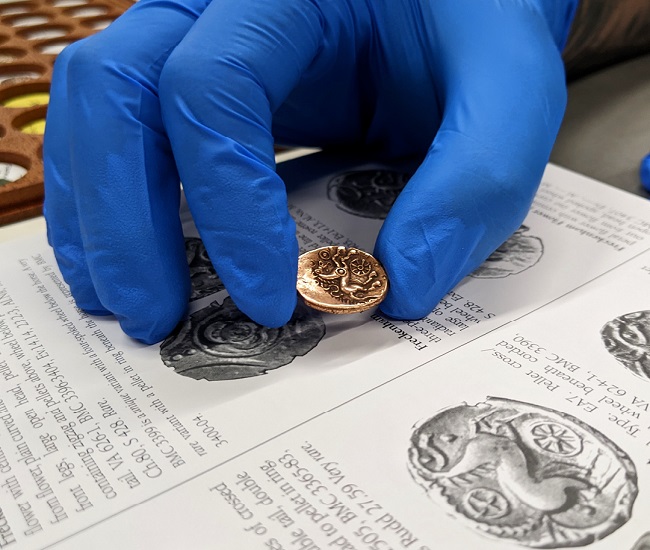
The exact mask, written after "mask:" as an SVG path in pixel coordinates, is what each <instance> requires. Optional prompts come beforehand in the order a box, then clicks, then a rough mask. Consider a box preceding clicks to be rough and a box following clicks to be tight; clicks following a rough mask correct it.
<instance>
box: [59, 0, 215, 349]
mask: <svg viewBox="0 0 650 550" xmlns="http://www.w3.org/2000/svg"><path fill="white" fill-rule="evenodd" d="M206 3H207V1H200V0H194V1H187V2H184V3H183V4H180V3H176V4H175V3H173V2H160V1H158V0H143V1H142V2H140V3H139V4H137V5H136V6H134V7H133V8H132V9H131V10H129V11H128V12H127V13H126V14H125V15H123V16H122V17H121V18H119V19H118V20H117V21H116V22H114V23H113V24H112V25H111V26H110V27H109V28H108V29H106V30H105V31H103V32H102V33H100V34H98V35H95V36H93V37H91V38H89V39H87V40H86V41H84V42H83V43H82V44H80V45H79V46H77V47H74V49H73V50H72V53H71V55H69V56H68V61H67V66H66V70H65V74H60V75H59V76H58V77H57V78H60V79H65V80H66V87H65V91H64V92H61V95H62V94H63V93H65V96H66V97H65V100H66V101H67V113H68V122H67V124H70V122H69V121H74V125H73V126H72V125H70V126H66V122H64V121H63V120H61V119H60V117H59V118H58V119H55V124H54V125H53V126H52V127H50V128H48V136H47V139H48V140H49V142H48V144H47V150H48V151H49V153H50V154H49V156H48V157H47V158H46V162H49V163H52V166H51V167H50V168H49V170H50V172H51V173H54V172H56V171H57V168H56V167H59V168H60V167H64V166H65V159H66V158H67V157H68V156H69V158H70V167H69V168H70V169H69V172H68V171H61V170H58V172H59V173H60V175H61V176H62V177H60V178H58V179H57V180H53V181H57V182H58V184H57V186H58V190H56V189H54V188H52V187H51V190H52V191H53V192H54V193H56V192H58V193H60V194H61V196H63V195H65V196H66V197H70V196H74V206H75V208H74V209H70V210H69V211H68V212H66V211H65V209H64V208H52V209H48V227H49V230H50V234H51V241H52V243H53V245H54V246H55V249H56V250H57V256H58V257H59V261H60V264H61V265H62V268H64V267H65V274H66V279H67V280H69V281H70V282H71V283H72V290H73V293H74V296H75V297H76V298H77V299H78V300H79V302H80V305H81V307H87V303H88V300H85V299H84V297H85V296H92V295H93V293H94V294H96V297H97V300H98V301H99V303H100V304H101V306H103V308H105V309H106V310H108V311H110V312H112V313H114V314H115V315H116V317H117V318H118V320H119V321H120V324H121V325H122V328H123V329H124V331H125V332H127V334H130V335H131V336H133V337H135V338H137V339H140V340H142V341H144V342H148V343H150V342H154V341H157V340H160V339H161V338H163V337H164V336H166V335H167V334H168V333H169V332H170V331H171V330H172V328H173V327H174V326H175V324H176V323H177V322H178V320H179V319H180V318H181V316H182V315H183V313H184V311H185V309H186V306H187V298H188V296H189V276H188V268H187V264H186V260H185V252H184V243H183V236H182V231H181V226H180V221H179V216H178V206H179V192H180V191H179V187H180V184H179V180H178V174H177V172H176V168H175V165H174V160H173V157H172V154H171V150H170V146H169V142H168V140H167V138H166V135H165V132H164V128H163V125H162V121H161V117H160V106H159V101H158V97H157V93H156V92H157V90H156V88H157V84H158V78H159V75H160V71H161V69H162V66H163V64H164V61H165V60H166V58H167V56H168V55H169V53H170V52H171V51H172V49H173V48H174V47H175V46H176V44H178V42H179V41H180V40H181V39H182V38H183V36H184V35H185V34H186V32H187V30H188V29H189V28H190V27H191V26H192V24H194V22H195V20H196V18H197V17H198V15H199V14H200V12H201V11H202V10H203V9H204V7H205V4H206ZM59 87H60V83H58V82H55V88H59ZM61 136H68V137H69V141H66V140H62V141H61V142H60V143H56V140H57V139H58V138H60V137H61ZM62 159H63V160H62ZM64 172H67V173H66V174H64ZM68 179H69V181H65V180H68ZM52 201H54V202H52ZM52 201H50V202H51V204H54V203H55V200H54V199H52ZM75 211H76V213H77V216H74V213H75ZM66 215H67V216H68V217H67V218H66ZM75 224H76V227H75ZM79 239H81V248H82V253H80V252H79V249H80V247H79V242H78V241H79ZM71 240H72V241H75V245H74V248H71V247H70V246H69V245H70V241H71ZM70 251H76V252H75V253H74V254H73V253H70Z"/></svg>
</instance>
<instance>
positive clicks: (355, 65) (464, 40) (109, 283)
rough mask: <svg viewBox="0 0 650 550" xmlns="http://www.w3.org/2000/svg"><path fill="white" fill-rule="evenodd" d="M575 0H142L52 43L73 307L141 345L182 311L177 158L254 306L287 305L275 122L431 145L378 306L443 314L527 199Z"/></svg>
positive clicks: (60, 232) (387, 143)
mask: <svg viewBox="0 0 650 550" xmlns="http://www.w3.org/2000/svg"><path fill="white" fill-rule="evenodd" d="M576 2H577V0H435V1H434V0H373V1H372V2H368V1H367V0H275V1H273V2H269V1H267V0H264V1H262V0H213V1H212V2H210V1H208V0H141V1H140V2H139V3H138V4H136V5H135V6H134V7H133V8H131V9H130V10H129V11H128V12H127V13H126V14H125V15H124V16H123V17H121V18H120V19H118V20H117V21H116V22H115V23H114V24H113V25H111V26H110V27H109V28H108V29H107V30H105V31H103V32H102V33H100V34H98V35H96V36H93V37H91V38H89V39H86V40H84V41H83V42H80V43H76V44H74V45H73V46H71V47H69V48H68V49H66V50H65V51H64V52H63V53H62V54H61V55H60V56H59V58H58V60H57V62H56V67H55V72H54V77H53V83H52V90H51V103H50V107H49V111H48V117H47V127H46V134H45V145H44V160H45V181H46V201H45V210H46V217H47V222H48V235H49V239H50V243H51V244H52V246H53V247H54V250H55V253H56V256H57V259H58V262H59V265H60V268H61V271H62V272H63V274H64V277H65V279H66V281H68V283H69V284H70V285H71V288H72V292H73V295H74V296H75V298H76V300H77V303H78V305H79V306H80V307H81V308H83V309H85V310H88V311H91V312H95V313H109V312H111V313H114V314H115V315H116V316H117V318H118V319H119V320H120V323H121V325H122V327H123V329H124V330H125V331H126V332H127V333H128V334H130V335H131V336H133V337H135V338H137V339H140V340H142V341H144V342H154V341H157V340H159V339H161V338H163V337H164V336H166V335H167V333H169V332H170V331H171V330H172V328H173V327H174V325H175V324H176V323H177V322H178V321H179V319H180V318H181V317H182V315H183V313H184V311H185V308H186V304H187V298H188V294H189V277H188V270H187V265H186V259H185V252H184V246H183V238H182V235H181V225H180V222H179V217H178V206H179V184H178V181H179V174H180V179H181V180H182V181H183V184H184V186H185V191H186V195H187V199H188V202H189V205H190V208H191V210H192V214H193V216H194V219H195V222H196V225H197V227H198V229H199V231H200V234H201V237H202V238H203V240H204V242H205V245H206V247H207V250H208V252H209V255H210V257H211V259H212V261H213V263H214V264H215V267H216V270H217V272H218V274H219V275H220V277H221V279H222V280H223V282H224V284H225V285H226V288H227V289H228V291H229V292H230V294H231V296H232V298H233V300H234V301H235V303H236V304H237V306H238V307H239V308H240V309H241V310H242V311H243V312H244V313H246V314H247V315H249V316H250V317H251V318H252V319H253V320H255V321H257V322H259V323H262V324H265V325H268V326H278V325H281V324H283V323H285V322H286V321H287V320H288V319H289V317H290V316H291V313H292V311H293V309H294V306H295V300H296V291H295V285H296V265H297V252H298V246H297V242H296V239H295V226H294V223H293V221H292V219H291V217H290V215H289V214H288V211H287V206H286V194H285V189H284V185H283V182H282V181H281V180H280V179H279V178H278V176H277V175H276V174H275V170H274V154H273V140H274V138H275V139H276V140H277V141H278V142H288V143H293V144H302V145H317V146H324V147H327V146H329V145H337V146H346V147H350V148H354V147H371V148H374V149H375V150H376V151H379V152H380V153H382V154H384V155H385V156H386V157H387V158H388V157H393V156H400V155H413V154H423V155H424V154H425V153H426V160H425V161H424V163H423V164H422V166H421V167H420V168H419V170H418V171H417V172H416V174H415V175H414V176H413V177H412V178H411V180H410V182H409V183H408V185H407V187H406V189H405V190H404V191H403V192H402V194H401V195H400V197H399V198H398V200H397V201H396V203H395V205H394V206H393V208H392V210H391V212H390V214H389V216H388V218H387V219H386V221H385V223H384V225H383V228H382V230H381V233H380V235H379V238H378V241H377V245H376V249H375V252H376V254H377V256H378V257H379V259H380V260H381V261H382V262H383V264H384V266H385V267H386V269H387V271H388V274H389V278H390V283H391V287H390V293H389V295H388V298H387V299H386V301H385V302H384V304H383V305H382V309H383V311H384V312H385V313H387V314H388V315H392V316H394V317H397V318H417V317H420V316H423V315H425V314H427V313H429V312H430V311H431V310H432V309H433V308H434V306H435V305H436V303H437V302H438V301H439V300H440V298H441V297H442V296H443V295H444V294H445V293H446V292H447V291H448V290H450V288H451V287H453V285H454V284H455V283H456V282H458V281H459V280H460V279H461V278H462V277H463V276H464V275H466V274H467V273H468V272H470V271H471V270H473V269H474V268H475V267H477V266H478V265H479V264H480V263H481V262H482V261H483V260H484V259H485V258H486V257H487V256H488V255H489V254H490V253H491V252H492V251H493V250H494V249H495V248H497V247H498V246H499V244H500V243H501V242H502V241H504V240H505V239H506V238H507V237H508V236H509V235H510V234H511V233H512V232H513V231H514V230H515V229H516V228H517V227H518V226H519V224H520V223H521V221H522V219H523V218H524V216H525V214H526V212H527V210H528V208H529V205H530V202H531V200H532V197H533V195H534V193H535V190H536V188H537V185H538V183H539V181H540V178H541V175H542V171H543V169H544V167H545V164H546V162H547V159H548V156H549V153H550V150H551V146H552V144H553V141H554V139H555V136H556V133H557V130H558V127H559V125H560V121H561V119H562V115H563V111H564V106H565V84H564V71H563V66H562V62H561V59H560V49H561V48H562V45H563V42H564V40H565V37H566V34H567V29H568V26H569V23H570V20H571V18H572V15H573V11H574V8H575V3H576ZM427 151H428V153H427Z"/></svg>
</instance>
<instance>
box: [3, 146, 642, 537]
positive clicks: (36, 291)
mask: <svg viewBox="0 0 650 550" xmlns="http://www.w3.org/2000/svg"><path fill="white" fill-rule="evenodd" d="M412 170H413V166H412V165H409V164H407V163H405V164H404V165H397V166H396V165H391V166H388V165H383V164H380V163H376V162H365V161H359V159H358V158H357V159H353V158H345V157H332V156H328V155H324V154H316V155H311V156H308V157H304V158H300V159H297V160H293V161H288V162H286V163H283V164H280V165H279V166H278V172H279V173H280V174H281V175H282V177H283V178H284V180H285V182H286V183H287V187H288V190H289V207H290V211H291V213H292V215H293V217H294V219H295V220H296V225H297V230H298V239H299V242H300V245H301V249H302V250H305V251H306V250H310V249H313V248H316V247H319V246H326V245H344V246H348V247H358V248H361V249H363V250H367V251H372V248H373V245H374V239H375V237H376V234H377V231H378V230H379V227H380V226H381V223H382V220H383V219H384V218H385V216H386V213H387V211H388V209H389V208H390V205H391V204H392V203H393V201H394V200H395V198H396V197H397V195H398V194H399V192H400V190H401V189H402V188H403V186H404V185H405V184H406V183H407V181H408V178H409V176H410V174H411V173H412ZM183 218H184V222H185V223H184V227H185V230H186V252H187V260H188V264H189V266H190V273H191V277H192V296H191V301H190V304H189V309H188V314H187V317H186V319H185V320H184V321H182V322H181V323H180V324H179V326H178V327H177V328H176V329H175V331H174V332H173V333H172V334H171V335H170V336H169V337H168V338H166V339H165V340H164V341H163V342H161V343H160V344H157V345H153V346H145V345H142V344H139V343H137V342H134V341H133V340H130V339H129V338H127V337H126V336H125V335H123V334H122V332H121V331H120V329H119V326H118V324H117V322H116V321H115V320H114V319H111V318H98V317H92V316H89V315H87V314H86V313H84V312H83V311H81V310H79V309H78V308H77V307H76V306H75V304H74V300H73V299H72V297H71V295H70V292H69V290H68V287H67V285H66V284H65V282H64V281H63V280H62V278H61V275H60V273H59V271H58V269H57V267H56V264H55V261H54V258H53V255H52V253H51V251H50V249H49V247H48V246H47V243H46V239H45V235H42V236H39V237H36V238H33V239H28V240H20V241H15V242H10V243H7V244H5V245H3V246H2V247H1V248H0V252H1V253H2V257H3V261H2V265H1V266H0V547H5V546H14V547H16V548H44V547H50V546H54V547H57V548H102V547H106V548H108V547H111V548H113V547H115V546H116V545H120V546H123V547H126V548H141V547H143V546H144V545H153V544H155V545H158V546H160V547H162V548H183V547H193V548H214V547H223V548H245V549H248V548H251V549H255V548H260V549H269V548H270V549H275V550H281V549H295V548H300V549H311V550H315V549H317V548H320V549H325V548H333V549H335V548H340V549H348V550H352V549H357V550H361V549H367V550H385V549H397V548H411V549H417V550H425V549H427V548H468V547H469V548H477V547H480V548H502V547H504V548H505V547H512V545H513V544H515V545H520V546H524V547H525V546H529V547H545V548H561V547H574V546H583V545H587V544H593V545H595V546H596V547H602V548H632V547H634V545H635V544H636V543H637V542H638V541H640V540H641V538H642V536H643V534H644V532H645V531H644V527H643V526H644V517H647V514H648V513H650V503H649V502H648V501H647V500H646V499H647V498H648V497H647V496H646V493H647V492H648V491H650V487H648V480H647V474H646V470H647V468H648V466H647V465H646V464H647V463H648V462H649V461H650V433H649V431H648V426H650V422H649V421H648V419H647V416H648V411H647V407H648V406H649V404H648V402H650V391H649V390H648V383H649V382H648V377H649V376H650V350H649V348H648V345H649V342H650V295H649V293H647V292H645V289H646V288H647V284H648V282H649V278H650V255H649V252H648V251H649V250H650V221H648V220H650V205H649V204H648V203H647V201H643V200H642V199H639V198H637V197H633V196H631V195H628V194H625V193H623V192H620V191H617V190H615V189H612V188H609V187H607V186H604V185H602V184H599V183H597V182H594V181H592V180H588V179H586V178H583V177H581V176H578V175H576V174H572V173H569V172H566V171H564V170H561V169H559V168H556V167H552V166H550V167H549V168H548V170H547V172H546V174H545V177H544V182H543V184H542V186H541V188H540V190H539V193H538V195H537V197H536V199H535V203H534V205H533V207H532V209H531V211H530V213H529V215H528V217H527V218H526V220H525V222H524V224H523V225H522V226H521V228H520V229H519V230H518V231H517V232H516V233H515V234H514V235H513V236H512V237H511V239H509V240H508V241H507V242H506V243H504V245H503V246H502V247H500V248H499V250H497V251H496V252H495V253H494V254H493V255H492V256H491V257H490V259H489V260H488V261H486V263H485V264H484V265H483V266H481V267H480V268H479V269H478V270H477V271H476V272H474V273H473V274H471V275H470V276H468V277H467V278H466V279H465V280H464V281H462V282H461V284H459V285H458V287H457V288H455V289H454V290H453V291H452V292H450V293H449V294H448V295H447V296H446V297H445V298H444V299H443V300H442V301H441V302H440V304H439V305H438V307H437V308H436V309H435V310H434V311H433V312H432V313H431V314H430V315H429V316H427V317H426V318H424V319H422V320H419V321H411V322H399V321H395V320H392V319H390V318H387V317H385V316H383V315H382V314H381V312H379V311H377V310H371V311H369V312H365V313H359V314H354V315H349V316H345V315H331V314H325V313H319V312H317V311H315V310H312V309H310V308H308V307H306V306H305V305H304V304H301V305H299V306H298V308H297V309H296V312H295V313H294V316H293V317H292V319H291V321H290V322H289V323H288V324H287V325H285V326H284V327H281V328H279V329H269V328H265V327H261V326H259V325H256V324H254V323H252V322H251V321H250V320H249V319H247V318H246V317H245V316H244V315H243V314H241V313H240V312H239V311H238V310H237V309H236V307H235V306H234V304H233V302H232V300H231V299H230V298H229V297H228V295H227V292H226V291H225V289H224V287H223V285H222V284H221V281H220V280H219V277H218V275H217V274H216V273H215V271H214V269H213V268H212V266H211V264H210V262H209V259H208V258H207V254H206V252H205V248H204V247H203V245H202V243H201V240H200V238H199V236H198V233H197V232H196V230H195V228H194V227H193V225H192V222H191V219H190V216H189V214H188V213H187V212H185V213H184V214H183ZM646 444H648V445H646ZM646 523H647V522H646ZM648 530H650V529H648ZM639 544H642V542H639Z"/></svg>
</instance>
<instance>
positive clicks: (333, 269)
mask: <svg viewBox="0 0 650 550" xmlns="http://www.w3.org/2000/svg"><path fill="white" fill-rule="evenodd" d="M297 288H298V292H299V293H300V295H301V296H302V297H303V298H304V300H305V302H306V303H307V305H309V306H311V307H312V308H314V309H317V310H319V311H325V312H327V313H358V312H360V311H365V310H366V309H370V308H371V307H373V306H376V305H378V304H379V303H380V302H381V301H382V300H383V299H384V297H385V296H386V292H387V291H388V277H387V276H386V272H385V271H384V268H383V267H382V266H381V264H380V263H379V262H378V261H377V260H376V259H375V258H374V257H373V256H371V255H370V254H368V253H367V252H363V251H361V250H358V249H356V248H345V247H343V246H325V247H323V248H317V249H316V250H311V251H310V252H306V253H305V254H302V255H301V256H300V258H298V283H297Z"/></svg>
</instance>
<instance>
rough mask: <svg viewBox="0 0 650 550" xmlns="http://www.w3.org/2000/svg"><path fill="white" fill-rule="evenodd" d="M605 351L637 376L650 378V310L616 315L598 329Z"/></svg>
mask: <svg viewBox="0 0 650 550" xmlns="http://www.w3.org/2000/svg"><path fill="white" fill-rule="evenodd" d="M600 335H601V337H602V339H603V343H604V344H605V347H606V348H607V351H608V352H609V353H611V354H612V355H613V356H614V357H615V358H616V359H617V360H618V361H619V362H620V363H621V364H622V365H623V366H624V367H625V368H627V369H629V370H631V371H632V372H633V373H634V374H636V375H637V376H640V377H641V378H644V379H645V380H648V379H649V378H650V311H635V312H633V313H626V314H625V315H621V316H620V317H616V319H613V320H611V321H609V322H608V323H606V324H605V325H604V326H603V328H602V329H600Z"/></svg>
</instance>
